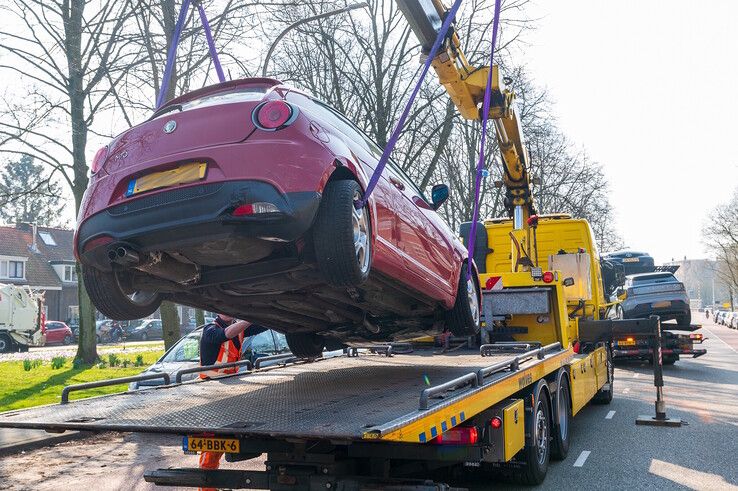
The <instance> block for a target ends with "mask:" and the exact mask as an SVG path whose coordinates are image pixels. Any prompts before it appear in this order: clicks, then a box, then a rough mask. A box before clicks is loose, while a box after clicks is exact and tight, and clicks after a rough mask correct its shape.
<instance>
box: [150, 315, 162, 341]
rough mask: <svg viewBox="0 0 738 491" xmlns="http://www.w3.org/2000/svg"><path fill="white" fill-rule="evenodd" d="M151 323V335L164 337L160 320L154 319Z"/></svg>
mask: <svg viewBox="0 0 738 491" xmlns="http://www.w3.org/2000/svg"><path fill="white" fill-rule="evenodd" d="M151 324H152V326H151V333H152V337H157V338H163V337H164V330H163V328H162V323H161V320H159V319H156V320H155V321H154V322H152V323H151Z"/></svg>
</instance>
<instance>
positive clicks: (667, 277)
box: [633, 273, 677, 284]
mask: <svg viewBox="0 0 738 491" xmlns="http://www.w3.org/2000/svg"><path fill="white" fill-rule="evenodd" d="M671 281H677V279H676V278H675V277H674V275H673V274H671V273H663V274H650V275H648V276H634V277H633V284H636V283H667V282H671Z"/></svg>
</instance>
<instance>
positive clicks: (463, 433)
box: [434, 426, 479, 445]
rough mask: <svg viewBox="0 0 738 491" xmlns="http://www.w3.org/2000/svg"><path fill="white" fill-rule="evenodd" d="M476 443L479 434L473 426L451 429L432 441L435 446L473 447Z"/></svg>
mask: <svg viewBox="0 0 738 491" xmlns="http://www.w3.org/2000/svg"><path fill="white" fill-rule="evenodd" d="M477 441H479V434H478V433H477V428H476V427H475V426H469V427H462V428H452V429H450V430H448V431H446V432H445V433H441V434H440V435H438V436H437V437H436V438H435V440H434V442H435V443H436V444H437V445H474V444H475V443H477Z"/></svg>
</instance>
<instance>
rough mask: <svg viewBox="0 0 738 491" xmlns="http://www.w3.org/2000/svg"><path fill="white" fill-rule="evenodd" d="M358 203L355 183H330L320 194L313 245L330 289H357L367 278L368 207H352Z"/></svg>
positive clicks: (369, 245) (369, 252) (369, 246)
mask: <svg viewBox="0 0 738 491" xmlns="http://www.w3.org/2000/svg"><path fill="white" fill-rule="evenodd" d="M361 199H362V192H361V188H360V187H359V184H358V183H357V182H356V181H331V182H329V183H328V184H326V186H325V189H324V190H323V197H322V198H321V200H320V207H319V209H318V216H317V217H316V219H315V225H314V226H313V243H314V246H315V257H316V259H317V261H318V266H319V267H320V270H321V272H322V274H323V276H324V277H325V279H326V281H327V282H328V283H330V284H331V285H333V286H342V287H345V286H358V285H360V284H362V283H363V282H364V281H366V279H367V277H368V276H369V269H370V267H371V260H372V230H371V221H370V220H369V207H368V206H364V207H363V208H359V209H357V208H356V207H355V206H354V203H356V202H358V201H361Z"/></svg>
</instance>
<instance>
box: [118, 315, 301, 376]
mask: <svg viewBox="0 0 738 491" xmlns="http://www.w3.org/2000/svg"><path fill="white" fill-rule="evenodd" d="M202 328H203V326H200V327H198V328H197V329H195V330H194V331H193V332H191V333H189V334H187V335H185V336H183V337H182V338H181V339H180V340H179V341H177V343H176V344H175V345H174V346H172V347H171V348H169V350H167V352H166V353H164V355H163V356H162V357H161V358H159V360H158V361H157V362H156V363H154V364H153V365H151V366H150V367H149V368H148V369H147V370H146V371H145V372H143V373H168V374H169V376H170V378H171V379H172V381H174V375H175V374H176V373H177V372H178V371H179V370H182V369H184V368H190V367H195V366H198V365H199V364H200V337H201V336H202ZM288 351H289V348H288V347H287V341H286V340H285V337H284V334H280V333H278V332H276V331H272V330H268V331H264V332H262V333H259V334H257V335H255V336H248V337H246V338H245V339H244V343H243V345H242V352H243V353H244V356H243V358H244V359H250V360H251V361H252V362H254V361H256V359H257V358H261V357H263V356H269V355H276V354H280V353H286V352H288ZM198 376H199V374H197V373H191V374H185V375H183V376H182V380H183V381H187V380H192V379H195V378H197V377H198ZM163 384H164V380H163V379H154V380H144V381H141V382H131V384H130V385H129V386H128V388H129V390H135V389H139V388H141V387H151V386H157V385H163Z"/></svg>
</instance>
